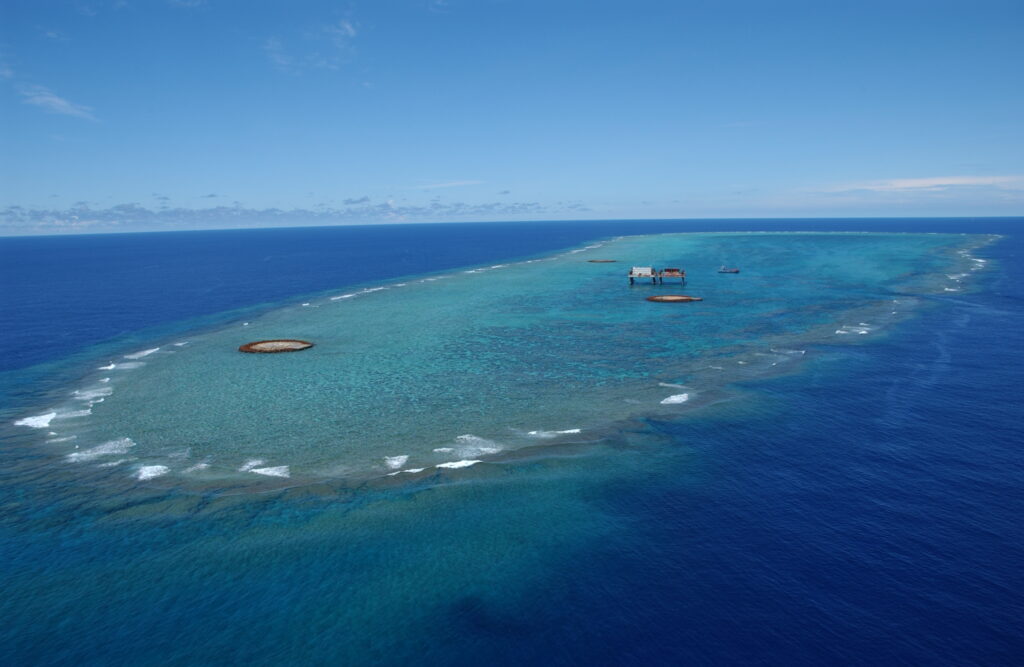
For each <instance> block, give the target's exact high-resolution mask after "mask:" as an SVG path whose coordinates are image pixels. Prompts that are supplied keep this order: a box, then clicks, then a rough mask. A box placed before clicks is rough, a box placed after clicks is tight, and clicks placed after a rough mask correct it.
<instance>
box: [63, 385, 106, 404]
mask: <svg viewBox="0 0 1024 667" xmlns="http://www.w3.org/2000/svg"><path fill="white" fill-rule="evenodd" d="M113 393H114V388H113V387H105V386H104V387H91V388H89V389H76V390H75V391H73V392H71V395H72V396H74V397H75V400H78V401H92V400H95V399H97V398H104V397H106V396H110V395H111V394H113Z"/></svg>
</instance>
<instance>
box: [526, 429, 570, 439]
mask: <svg viewBox="0 0 1024 667" xmlns="http://www.w3.org/2000/svg"><path fill="white" fill-rule="evenodd" d="M581 430H582V429H578V428H567V429H564V430H562V431H527V433H526V435H532V436H533V437H535V438H557V437H558V436H560V435H569V434H571V433H580V432H581Z"/></svg>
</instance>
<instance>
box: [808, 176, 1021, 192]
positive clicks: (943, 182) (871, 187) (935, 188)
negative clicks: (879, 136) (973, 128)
mask: <svg viewBox="0 0 1024 667" xmlns="http://www.w3.org/2000/svg"><path fill="white" fill-rule="evenodd" d="M950 188H997V189H1000V190H1024V176H1018V175H1013V176H933V177H929V178H892V179H888V180H882V181H866V182H863V183H848V184H845V185H838V186H834V187H830V188H825V189H823V190H822V192H856V191H864V190H867V191H869V192H909V193H913V192H943V191H945V190H949V189H950Z"/></svg>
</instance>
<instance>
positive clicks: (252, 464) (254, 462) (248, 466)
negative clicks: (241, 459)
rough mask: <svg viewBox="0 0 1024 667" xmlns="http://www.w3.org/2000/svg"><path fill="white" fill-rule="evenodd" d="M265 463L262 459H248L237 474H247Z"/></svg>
mask: <svg viewBox="0 0 1024 667" xmlns="http://www.w3.org/2000/svg"><path fill="white" fill-rule="evenodd" d="M264 463H266V461H264V460H263V459H249V460H248V461H246V462H245V463H243V464H242V467H241V468H239V469H238V472H249V471H250V470H252V469H253V468H258V467H260V466H261V465H263V464H264Z"/></svg>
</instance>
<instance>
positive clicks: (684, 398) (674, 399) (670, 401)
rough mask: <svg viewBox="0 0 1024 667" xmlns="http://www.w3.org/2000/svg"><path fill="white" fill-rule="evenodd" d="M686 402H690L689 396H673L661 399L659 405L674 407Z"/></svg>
mask: <svg viewBox="0 0 1024 667" xmlns="http://www.w3.org/2000/svg"><path fill="white" fill-rule="evenodd" d="M688 400H690V395H689V394H675V395H673V396H669V397H668V398H665V399H662V401H661V404H662V405H674V404H676V403H685V402H687V401H688Z"/></svg>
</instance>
